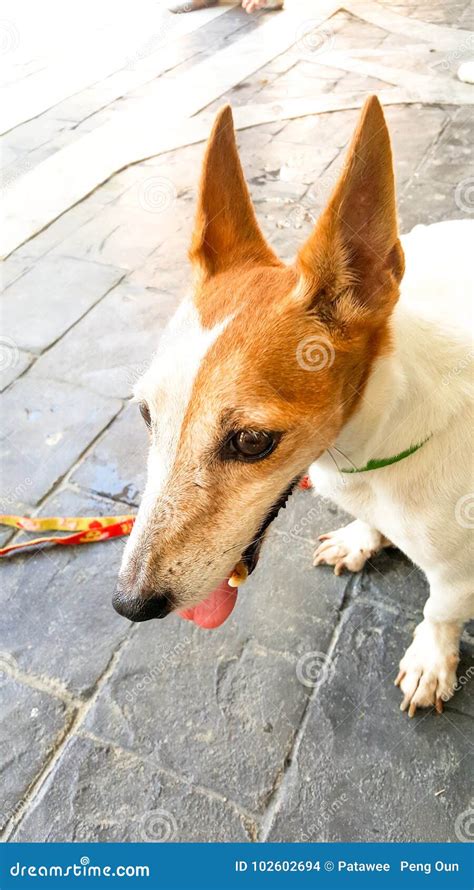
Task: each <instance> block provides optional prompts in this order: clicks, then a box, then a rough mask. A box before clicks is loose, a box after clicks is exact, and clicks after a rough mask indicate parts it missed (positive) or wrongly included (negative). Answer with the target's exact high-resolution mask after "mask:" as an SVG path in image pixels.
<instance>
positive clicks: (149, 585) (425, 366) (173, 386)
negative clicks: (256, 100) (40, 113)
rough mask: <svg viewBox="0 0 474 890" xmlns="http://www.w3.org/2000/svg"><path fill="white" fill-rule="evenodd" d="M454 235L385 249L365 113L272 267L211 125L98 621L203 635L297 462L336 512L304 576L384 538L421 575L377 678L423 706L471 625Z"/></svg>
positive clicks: (375, 110) (228, 144) (465, 251)
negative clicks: (342, 523) (120, 543)
mask: <svg viewBox="0 0 474 890" xmlns="http://www.w3.org/2000/svg"><path fill="white" fill-rule="evenodd" d="M472 234H473V231H472V228H471V227H470V224H469V223H467V222H459V221H453V222H447V223H440V224H437V225H433V226H428V227H423V226H419V227H417V228H416V229H415V230H414V231H413V232H412V233H411V234H410V235H408V236H407V237H406V238H404V239H403V249H402V246H401V243H400V241H399V237H398V232H397V220H396V207H395V191H394V180H393V171H392V157H391V149H390V140H389V135H388V131H387V127H386V124H385V121H384V116H383V112H382V109H381V107H380V104H379V102H378V100H377V99H376V98H371V99H369V100H368V101H367V103H366V105H365V107H364V109H363V112H362V115H361V118H360V122H359V125H358V128H357V131H356V133H355V135H354V138H353V141H352V144H351V146H350V149H349V153H348V158H347V161H346V165H345V168H344V170H343V172H342V175H341V177H340V179H339V182H338V184H337V186H336V188H335V191H334V193H333V195H332V197H331V199H330V201H329V204H328V206H327V208H326V210H325V211H324V213H323V214H322V216H321V218H320V219H319V221H318V223H317V225H316V227H315V230H314V232H313V234H312V235H311V236H310V238H309V240H308V241H307V243H306V244H305V245H304V246H303V248H302V250H301V251H300V253H299V255H298V258H297V260H296V263H295V264H294V265H293V266H287V265H284V264H283V263H282V262H281V261H280V260H279V259H278V258H277V257H276V256H275V254H274V253H273V251H272V250H271V248H270V247H269V245H268V244H267V243H266V241H265V239H264V237H263V235H262V233H261V231H260V229H259V227H258V224H257V221H256V218H255V214H254V211H253V208H252V205H251V202H250V198H249V194H248V190H247V187H246V185H245V181H244V178H243V174H242V170H241V166H240V162H239V158H238V154H237V149H236V144H235V136H234V130H233V124H232V115H231V111H230V109H229V108H228V107H227V108H224V109H223V110H222V111H221V112H220V113H219V115H218V117H217V120H216V123H215V126H214V129H213V132H212V134H211V137H210V140H209V144H208V147H207V151H206V155H205V158H204V168H203V174H202V180H201V188H200V195H199V201H198V211H197V218H196V225H195V231H194V236H193V241H192V246H191V251H190V258H191V261H192V263H193V265H194V268H195V270H196V283H195V287H194V292H193V295H192V297H191V298H190V299H189V300H187V301H185V302H184V303H183V304H182V305H181V307H180V308H179V309H178V312H177V313H176V315H175V317H174V319H173V320H172V322H171V323H170V325H169V327H168V329H167V331H166V333H165V335H164V337H163V340H162V342H161V344H160V348H159V351H158V354H157V355H156V357H155V358H154V360H153V362H152V365H151V367H150V369H149V370H148V371H147V373H146V374H145V375H144V377H143V378H142V379H141V380H140V381H139V383H138V386H137V389H136V397H137V399H138V400H139V402H140V407H141V411H142V414H143V416H144V419H145V422H146V424H147V426H148V427H149V430H150V440H151V442H150V453H149V462H148V481H147V485H146V490H145V493H144V496H143V501H142V504H141V506H140V510H139V513H138V517H137V520H136V523H135V526H134V529H133V532H132V534H131V536H130V539H129V541H128V542H127V545H126V548H125V553H124V558H123V564H122V568H121V571H120V576H119V584H118V588H117V592H116V594H115V596H114V606H115V608H116V609H117V611H119V612H120V613H121V614H123V615H126V616H127V617H129V618H131V619H132V620H135V621H143V620H147V619H148V618H153V617H164V615H166V614H168V613H169V612H171V611H172V610H178V611H180V613H181V614H183V615H184V617H186V618H188V619H191V620H194V621H195V622H196V623H197V624H199V625H201V626H202V627H216V626H218V625H219V624H221V623H222V622H223V621H224V620H225V619H226V617H227V616H228V615H229V614H230V612H231V611H232V609H233V607H234V604H235V601H236V596H237V590H236V586H238V582H239V579H241V578H242V577H244V576H245V575H246V573H247V572H251V571H252V570H253V568H254V567H255V565H256V562H257V559H258V553H259V549H260V546H261V543H262V539H263V537H264V534H265V531H266V529H267V527H268V525H269V524H270V522H271V521H272V519H273V518H274V517H275V515H276V513H277V512H278V509H279V507H280V506H281V505H282V503H284V501H285V500H286V498H287V497H288V495H289V493H290V492H291V490H292V488H293V486H294V485H295V483H296V481H297V480H298V479H299V478H300V476H301V475H302V474H303V472H304V471H305V469H306V468H307V467H308V466H310V476H311V479H312V481H313V483H314V486H315V488H316V491H317V492H318V493H322V494H324V495H326V496H329V497H331V498H333V499H334V500H335V501H336V502H337V503H338V504H340V505H341V506H342V507H343V508H344V509H345V510H347V511H349V512H350V513H352V514H353V515H354V516H355V517H357V519H356V520H355V521H354V522H352V523H351V524H350V525H348V526H347V527H346V528H342V529H338V530H337V531H335V532H331V533H329V534H327V535H324V536H322V541H321V543H320V545H319V547H318V548H317V550H316V552H315V558H314V563H315V565H319V564H321V563H326V564H329V565H334V566H335V571H336V573H339V572H340V571H341V570H342V569H343V568H347V569H349V570H351V571H358V570H359V569H361V568H362V567H363V565H364V563H365V562H366V560H367V559H368V558H369V557H370V556H372V555H373V554H375V553H376V552H377V551H379V550H380V549H381V548H383V547H384V546H387V545H389V544H393V545H395V546H397V547H399V548H400V549H401V550H402V551H403V552H404V553H406V554H407V556H408V557H409V558H410V559H411V560H413V562H414V563H416V565H418V566H420V568H421V569H423V571H424V572H425V574H426V577H427V579H428V581H429V584H430V596H429V598H428V601H427V603H426V606H425V610H424V620H423V621H422V622H421V624H419V625H418V627H417V629H416V632H415V637H414V641H413V643H412V644H411V646H410V647H409V649H408V651H407V652H406V654H405V656H404V658H403V659H402V661H401V664H400V674H399V677H398V678H397V682H398V683H399V684H400V686H401V688H402V691H403V693H404V700H403V703H402V708H403V709H405V708H408V709H409V713H410V715H412V714H413V713H414V712H415V710H416V708H417V707H424V706H429V705H436V706H437V708H438V710H439V709H441V707H442V702H443V701H445V700H447V699H448V698H450V696H451V695H452V693H453V688H454V685H455V681H456V666H457V663H458V649H459V639H460V634H461V631H462V626H463V622H465V621H466V620H467V619H468V618H469V617H470V616H471V615H472V613H473V611H474V608H473V585H472V579H471V571H470V570H471V551H470V542H469V527H472V512H470V511H472V499H473V495H472V494H470V492H472V490H473V485H472V481H471V477H470V467H471V429H472V415H471V404H472V392H471V384H470V373H469V359H470V358H471V356H472V346H471V340H470V334H471V315H470V311H469V309H468V308H467V307H466V302H467V298H468V295H469V292H470V266H471V263H470V259H469V257H470V250H472ZM469 235H471V239H470V241H469V240H468V239H469ZM404 254H405V259H406V272H405V274H404V268H405V261H404ZM402 278H403V285H402V287H401V299H400V300H399V295H400V287H399V285H400V283H401V281H402ZM229 582H230V583H229Z"/></svg>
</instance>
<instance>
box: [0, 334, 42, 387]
mask: <svg viewBox="0 0 474 890" xmlns="http://www.w3.org/2000/svg"><path fill="white" fill-rule="evenodd" d="M33 359H34V356H33V355H32V354H31V352H23V350H22V349H18V348H17V347H16V346H15V343H14V341H13V340H10V338H9V337H1V338H0V392H3V390H4V389H6V388H7V386H10V383H13V381H14V380H16V378H17V377H19V376H20V374H23V372H24V371H26V369H27V368H29V366H30V365H31V362H32V361H33Z"/></svg>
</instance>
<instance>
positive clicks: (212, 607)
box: [178, 578, 237, 630]
mask: <svg viewBox="0 0 474 890" xmlns="http://www.w3.org/2000/svg"><path fill="white" fill-rule="evenodd" d="M236 600H237V588H236V587H230V586H229V584H228V581H227V578H226V579H225V581H222V582H221V583H220V584H219V587H216V589H215V590H213V591H212V593H210V594H209V596H208V597H207V598H206V599H205V600H203V601H202V603H199V605H198V606H193V607H192V608H191V609H182V610H181V611H180V612H178V614H179V615H181V618H186V620H187V621H194V623H195V624H198V625H199V627H205V628H208V629H209V630H210V629H211V628H214V627H220V625H221V624H224V621H225V620H226V618H228V617H229V615H230V613H231V612H232V609H233V608H234V606H235V603H236Z"/></svg>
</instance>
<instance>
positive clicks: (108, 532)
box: [0, 514, 135, 556]
mask: <svg viewBox="0 0 474 890" xmlns="http://www.w3.org/2000/svg"><path fill="white" fill-rule="evenodd" d="M134 521H135V517H134V516H133V515H131V514H125V515H122V516H38V517H30V516H13V515H3V516H2V515H0V525H8V526H10V527H12V528H18V529H21V530H22V531H27V532H37V531H43V532H44V531H70V532H73V534H71V535H43V536H42V537H41V538H30V539H29V540H27V541H21V543H19V544H10V545H8V546H7V547H1V548H0V556H9V555H10V554H11V553H16V552H18V551H19V550H25V549H27V548H29V547H39V546H42V545H43V544H51V545H55V544H59V545H61V546H63V547H64V546H71V545H73V544H94V543H95V542H97V541H107V540H109V539H110V538H118V537H121V536H122V535H129V534H130V532H131V530H132V526H133V523H134Z"/></svg>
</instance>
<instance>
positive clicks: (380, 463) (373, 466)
mask: <svg viewBox="0 0 474 890" xmlns="http://www.w3.org/2000/svg"><path fill="white" fill-rule="evenodd" d="M428 439H431V436H428V438H427V439H424V440H423V442H419V443H418V445H412V446H411V448H407V449H406V451H400V454H394V455H393V457H382V458H380V460H377V459H375V460H369V461H368V463H366V465H365V467H352V468H351V469H349V470H341V473H367V472H368V471H369V470H380V469H381V467H389V466H390V464H396V463H398V461H399V460H403V459H404V458H405V457H409V456H410V454H414V453H415V451H418V449H419V448H421V446H422V445H424V444H425V442H427V441H428Z"/></svg>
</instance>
